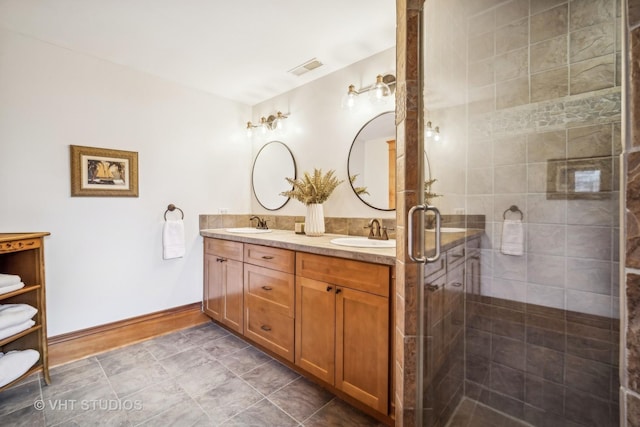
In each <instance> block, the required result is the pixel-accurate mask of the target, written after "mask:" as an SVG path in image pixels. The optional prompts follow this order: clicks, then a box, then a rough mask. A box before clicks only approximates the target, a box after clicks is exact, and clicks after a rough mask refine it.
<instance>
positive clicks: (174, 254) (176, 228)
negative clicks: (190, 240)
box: [162, 219, 185, 259]
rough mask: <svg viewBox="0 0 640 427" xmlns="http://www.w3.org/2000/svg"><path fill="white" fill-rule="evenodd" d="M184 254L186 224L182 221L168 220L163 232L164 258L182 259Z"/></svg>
mask: <svg viewBox="0 0 640 427" xmlns="http://www.w3.org/2000/svg"><path fill="white" fill-rule="evenodd" d="M184 253H185V245H184V222H183V221H182V220H181V219H174V220H166V221H165V222H164V228H163V230H162V257H163V258H164V259H171V258H180V257H182V256H184Z"/></svg>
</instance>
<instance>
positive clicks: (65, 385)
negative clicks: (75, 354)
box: [42, 357, 106, 399]
mask: <svg viewBox="0 0 640 427" xmlns="http://www.w3.org/2000/svg"><path fill="white" fill-rule="evenodd" d="M49 376H50V377H51V384H49V385H42V396H43V398H45V399H50V398H52V397H53V396H55V395H57V394H62V393H67V392H70V391H72V390H75V389H78V388H80V387H84V386H87V385H90V384H95V383H97V382H99V381H101V380H103V379H105V378H106V375H105V373H104V370H103V369H102V366H101V365H100V363H99V362H98V359H96V358H95V357H90V358H88V359H82V360H79V361H76V362H72V363H69V364H66V365H63V366H60V367H55V368H53V369H51V371H50V372H49ZM42 384H44V381H42Z"/></svg>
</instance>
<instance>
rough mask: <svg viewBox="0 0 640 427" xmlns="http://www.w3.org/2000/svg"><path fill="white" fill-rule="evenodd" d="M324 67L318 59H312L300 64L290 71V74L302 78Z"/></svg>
mask: <svg viewBox="0 0 640 427" xmlns="http://www.w3.org/2000/svg"><path fill="white" fill-rule="evenodd" d="M320 66H322V62H320V61H318V60H317V59H316V58H313V59H310V60H308V61H307V62H305V63H304V64H300V65H298V66H297V67H294V68H292V69H290V70H289V73H291V74H293V75H296V76H301V75H303V74H304V73H308V72H309V71H311V70H315V69H316V68H318V67H320Z"/></svg>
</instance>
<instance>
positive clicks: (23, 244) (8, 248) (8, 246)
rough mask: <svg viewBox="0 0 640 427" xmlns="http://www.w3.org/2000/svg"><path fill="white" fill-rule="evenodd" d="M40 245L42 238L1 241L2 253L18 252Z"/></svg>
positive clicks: (0, 251) (0, 250)
mask: <svg viewBox="0 0 640 427" xmlns="http://www.w3.org/2000/svg"><path fill="white" fill-rule="evenodd" d="M39 247H40V239H24V240H14V241H13V242H4V243H0V253H7V252H16V251H22V250H25V249H35V248H39Z"/></svg>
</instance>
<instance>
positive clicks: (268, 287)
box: [262, 286, 273, 291]
mask: <svg viewBox="0 0 640 427" xmlns="http://www.w3.org/2000/svg"><path fill="white" fill-rule="evenodd" d="M262 289H264V290H265V291H270V290H273V288H272V287H271V286H263V287H262Z"/></svg>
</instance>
